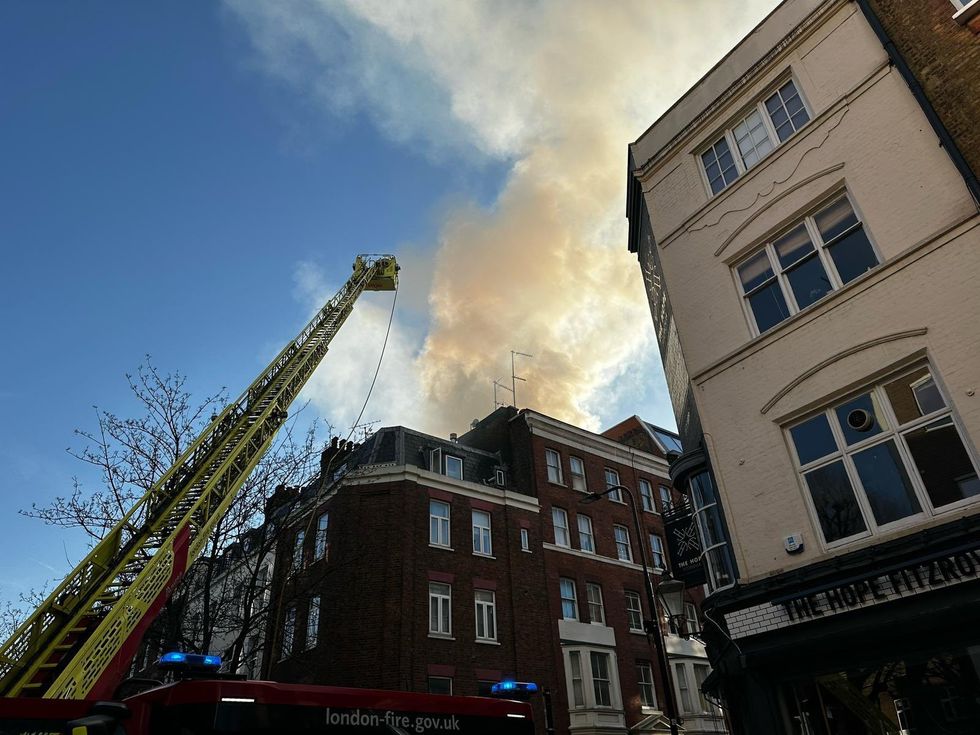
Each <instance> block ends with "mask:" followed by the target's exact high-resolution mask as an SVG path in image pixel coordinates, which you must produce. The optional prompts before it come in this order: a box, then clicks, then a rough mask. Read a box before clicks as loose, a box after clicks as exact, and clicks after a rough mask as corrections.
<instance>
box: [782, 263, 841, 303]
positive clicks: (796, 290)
mask: <svg viewBox="0 0 980 735" xmlns="http://www.w3.org/2000/svg"><path fill="white" fill-rule="evenodd" d="M786 275H787V277H788V278H789V285H790V286H791V287H792V289H793V296H795V297H796V305H797V306H798V307H799V308H800V309H805V308H806V307H808V306H809V305H810V304H812V303H814V302H815V301H819V300H820V299H822V298H823V297H824V296H826V295H827V294H828V293H830V292H831V291H833V290H834V289H833V286H831V285H830V279H829V278H828V277H827V271H825V270H824V267H823V263H821V262H820V258H818V257H817V256H816V254H813V255H811V256H810V257H809V259H807V260H804V261H803V262H802V263H800V264H799V265H795V266H793V268H792V270H789V271H787V272H786Z"/></svg>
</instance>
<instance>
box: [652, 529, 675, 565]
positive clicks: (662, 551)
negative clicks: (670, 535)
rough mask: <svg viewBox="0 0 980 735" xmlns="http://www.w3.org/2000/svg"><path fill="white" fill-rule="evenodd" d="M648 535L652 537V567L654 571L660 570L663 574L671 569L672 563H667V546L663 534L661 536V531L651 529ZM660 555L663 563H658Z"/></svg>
mask: <svg viewBox="0 0 980 735" xmlns="http://www.w3.org/2000/svg"><path fill="white" fill-rule="evenodd" d="M648 535H649V537H650V568H651V569H652V570H653V571H654V572H659V573H661V574H662V573H664V572H666V571H668V570H669V569H670V565H669V564H668V563H667V546H666V544H665V543H664V539H663V536H661V535H660V534H659V533H654V532H653V531H649V532H648ZM654 539H656V541H657V543H656V544H654V543H653V542H654ZM658 546H659V548H658ZM658 556H659V557H660V559H661V561H662V562H663V563H662V564H657V557H658Z"/></svg>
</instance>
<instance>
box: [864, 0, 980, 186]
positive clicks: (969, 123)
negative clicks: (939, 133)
mask: <svg viewBox="0 0 980 735" xmlns="http://www.w3.org/2000/svg"><path fill="white" fill-rule="evenodd" d="M870 3H871V6H872V8H873V9H874V11H875V14H876V15H877V16H878V18H879V19H880V20H881V24H882V25H883V26H884V28H885V30H886V31H887V33H888V35H889V36H890V37H891V39H892V41H893V42H894V43H895V46H896V47H897V48H898V50H899V52H901V54H902V56H903V57H904V59H905V61H906V62H907V63H908V65H909V67H910V68H911V69H912V73H913V74H915V77H916V79H918V81H919V84H921V85H922V87H923V89H924V90H925V93H926V95H927V96H928V97H929V101H930V102H931V103H932V106H933V107H934V108H935V109H936V112H937V113H938V115H939V117H940V119H941V120H942V121H943V124H944V125H945V126H946V128H947V129H948V130H949V132H950V135H952V136H953V139H954V140H955V141H956V145H957V147H958V148H959V150H960V153H962V154H963V157H964V158H965V159H966V161H967V163H968V164H969V165H970V168H971V169H972V170H973V172H974V174H976V173H978V172H980V127H978V126H977V119H978V117H980V73H977V70H978V69H980V36H978V35H977V34H978V33H980V15H976V16H974V17H973V20H972V23H971V25H970V26H962V25H960V24H959V23H957V22H956V21H955V20H953V14H954V13H955V12H956V8H955V7H954V6H953V4H952V3H951V2H949V0H917V2H909V0H870Z"/></svg>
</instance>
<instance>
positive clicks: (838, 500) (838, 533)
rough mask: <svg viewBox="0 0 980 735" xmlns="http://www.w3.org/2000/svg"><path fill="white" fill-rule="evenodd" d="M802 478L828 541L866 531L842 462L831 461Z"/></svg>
mask: <svg viewBox="0 0 980 735" xmlns="http://www.w3.org/2000/svg"><path fill="white" fill-rule="evenodd" d="M804 477H805V478H806V484H807V487H809V488H810V497H811V498H813V506H814V508H816V510H817V518H818V519H819V520H820V528H821V529H822V530H823V535H824V538H825V539H826V540H827V541H828V542H832V541H837V540H839V539H842V538H847V537H849V536H854V535H855V534H858V533H862V532H863V531H866V530H867V526H865V524H864V519H863V518H862V517H861V509H860V508H859V507H858V504H857V500H855V498H854V490H853V488H851V481H850V480H849V479H848V477H847V472H846V471H845V470H844V463H843V462H841V461H837V462H832V463H831V464H828V465H825V466H823V467H820V468H819V469H816V470H812V471H810V472H807V473H806V474H805V475H804Z"/></svg>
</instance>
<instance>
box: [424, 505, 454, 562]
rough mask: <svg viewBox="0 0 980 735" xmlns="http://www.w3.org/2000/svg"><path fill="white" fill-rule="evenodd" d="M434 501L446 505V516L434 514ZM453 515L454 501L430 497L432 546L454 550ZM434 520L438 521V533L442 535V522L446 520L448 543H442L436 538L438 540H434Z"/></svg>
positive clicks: (430, 542) (430, 541) (430, 539)
mask: <svg viewBox="0 0 980 735" xmlns="http://www.w3.org/2000/svg"><path fill="white" fill-rule="evenodd" d="M433 503H438V504H439V505H444V506H446V510H447V513H446V515H445V517H443V516H437V515H435V514H433V512H432V504H433ZM452 517H453V506H452V503H447V502H446V501H445V500H437V499H436V498H429V546H432V547H435V548H438V549H449V550H452V544H453V524H452ZM433 521H435V522H436V523H437V527H438V528H439V530H440V534H438V535H441V530H442V522H443V521H445V525H446V543H444V544H443V543H440V542H439V541H438V540H436V541H433V540H432V522H433Z"/></svg>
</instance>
